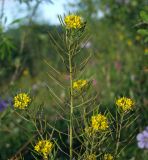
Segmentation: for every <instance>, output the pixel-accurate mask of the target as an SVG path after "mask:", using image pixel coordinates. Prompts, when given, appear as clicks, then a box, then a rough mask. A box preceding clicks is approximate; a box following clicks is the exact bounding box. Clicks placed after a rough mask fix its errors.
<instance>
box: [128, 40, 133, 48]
mask: <svg viewBox="0 0 148 160" xmlns="http://www.w3.org/2000/svg"><path fill="white" fill-rule="evenodd" d="M132 44H133V43H132V41H131V40H130V39H129V40H128V41H127V45H128V46H129V47H130V46H132Z"/></svg>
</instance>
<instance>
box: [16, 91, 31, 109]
mask: <svg viewBox="0 0 148 160" xmlns="http://www.w3.org/2000/svg"><path fill="white" fill-rule="evenodd" d="M30 102H31V98H30V97H29V96H28V94H26V93H19V94H17V95H16V96H15V97H14V108H19V109H25V108H26V107H28V105H29V103H30Z"/></svg>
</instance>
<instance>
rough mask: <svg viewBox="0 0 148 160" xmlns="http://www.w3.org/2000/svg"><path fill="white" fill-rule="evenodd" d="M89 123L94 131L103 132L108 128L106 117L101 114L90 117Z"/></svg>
mask: <svg viewBox="0 0 148 160" xmlns="http://www.w3.org/2000/svg"><path fill="white" fill-rule="evenodd" d="M91 122H92V124H91V125H92V128H93V130H94V131H103V130H106V129H107V128H108V127H109V125H108V121H107V117H105V116H104V115H102V114H98V115H96V116H92V117H91Z"/></svg>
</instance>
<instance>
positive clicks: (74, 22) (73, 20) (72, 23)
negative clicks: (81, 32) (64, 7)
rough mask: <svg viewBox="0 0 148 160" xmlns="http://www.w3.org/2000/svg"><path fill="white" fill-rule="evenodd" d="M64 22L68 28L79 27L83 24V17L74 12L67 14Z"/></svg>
mask: <svg viewBox="0 0 148 160" xmlns="http://www.w3.org/2000/svg"><path fill="white" fill-rule="evenodd" d="M64 22H65V24H66V27H67V28H68V29H79V28H82V26H83V20H82V18H81V17H80V16H77V15H74V14H72V15H68V16H66V17H65V18H64Z"/></svg>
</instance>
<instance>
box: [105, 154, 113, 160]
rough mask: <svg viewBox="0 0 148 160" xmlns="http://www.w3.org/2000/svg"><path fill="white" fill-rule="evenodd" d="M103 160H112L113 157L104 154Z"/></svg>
mask: <svg viewBox="0 0 148 160" xmlns="http://www.w3.org/2000/svg"><path fill="white" fill-rule="evenodd" d="M104 160H113V156H112V155H111V154H105V155H104Z"/></svg>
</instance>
